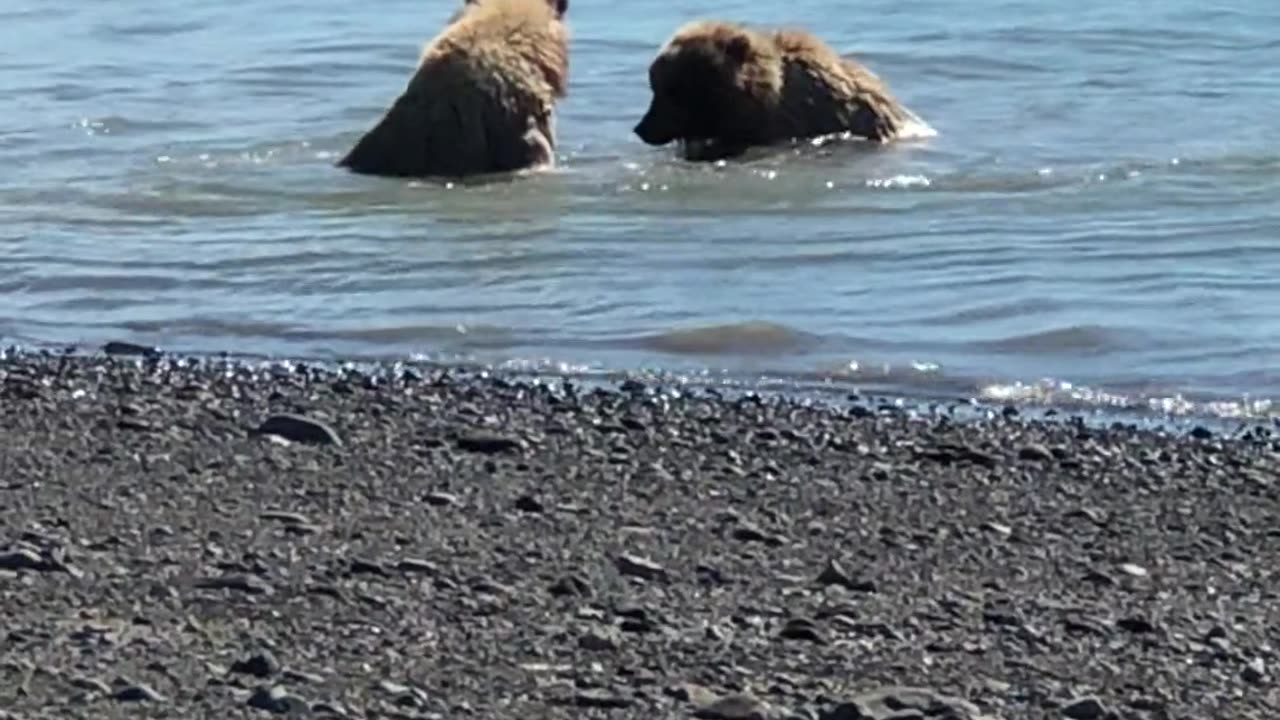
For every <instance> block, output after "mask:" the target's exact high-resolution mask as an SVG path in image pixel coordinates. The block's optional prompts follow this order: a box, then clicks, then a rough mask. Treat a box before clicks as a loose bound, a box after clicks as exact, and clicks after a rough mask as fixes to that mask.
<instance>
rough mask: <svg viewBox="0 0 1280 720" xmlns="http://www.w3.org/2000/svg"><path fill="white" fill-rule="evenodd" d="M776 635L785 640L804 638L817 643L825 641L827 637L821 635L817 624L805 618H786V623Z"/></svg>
mask: <svg viewBox="0 0 1280 720" xmlns="http://www.w3.org/2000/svg"><path fill="white" fill-rule="evenodd" d="M778 637H781V638H785V639H787V640H805V641H807V642H812V643H817V644H819V645H825V644H826V643H827V639H826V638H825V637H823V636H822V631H821V630H820V629H819V628H818V626H817V624H816V623H814V622H813V621H812V620H807V619H805V618H793V619H791V620H788V621H787V624H786V625H784V626H783V627H782V631H781V632H779V633H778Z"/></svg>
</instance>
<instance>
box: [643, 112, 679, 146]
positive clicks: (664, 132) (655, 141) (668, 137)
mask: <svg viewBox="0 0 1280 720" xmlns="http://www.w3.org/2000/svg"><path fill="white" fill-rule="evenodd" d="M633 132H635V134H636V136H637V137H639V138H640V139H641V140H642V141H644V143H645V144H646V145H666V144H667V143H669V142H671V141H672V140H675V139H676V133H675V131H674V130H673V129H672V128H671V126H670V124H669V123H664V122H662V120H661V119H660V118H659V116H658V113H656V112H654V109H653V108H652V107H650V108H649V111H648V112H646V113H645V114H644V117H643V118H640V122H639V123H637V124H636V126H635V128H634V130H633Z"/></svg>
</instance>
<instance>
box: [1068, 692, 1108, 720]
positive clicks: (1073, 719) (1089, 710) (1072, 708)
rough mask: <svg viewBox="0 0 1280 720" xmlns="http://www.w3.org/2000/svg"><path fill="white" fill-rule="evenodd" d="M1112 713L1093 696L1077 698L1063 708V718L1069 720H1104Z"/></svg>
mask: <svg viewBox="0 0 1280 720" xmlns="http://www.w3.org/2000/svg"><path fill="white" fill-rule="evenodd" d="M1109 712H1110V711H1108V710H1107V706H1106V705H1103V704H1102V701H1101V700H1099V699H1098V698H1096V697H1094V696H1092V695H1086V696H1084V697H1079V698H1075V699H1074V700H1071V701H1070V702H1068V703H1067V704H1066V705H1063V706H1062V717H1064V718H1069V720H1102V718H1104V717H1106V716H1107V714H1108V713H1109Z"/></svg>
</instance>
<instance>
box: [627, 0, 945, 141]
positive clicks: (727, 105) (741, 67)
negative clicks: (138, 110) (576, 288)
mask: <svg viewBox="0 0 1280 720" xmlns="http://www.w3.org/2000/svg"><path fill="white" fill-rule="evenodd" d="M649 85H650V88H651V90H652V92H653V97H652V100H651V102H650V105H649V110H648V112H646V113H645V115H644V118H643V119H642V120H641V121H640V123H639V124H638V125H636V127H635V134H636V135H637V136H639V138H640V139H641V140H643V141H644V142H645V143H647V144H649V145H666V144H668V143H670V142H675V141H678V142H680V144H681V153H682V155H683V156H684V157H685V158H686V159H688V160H718V159H723V158H729V157H733V156H735V155H739V154H741V153H742V152H744V151H745V150H746V149H748V148H750V147H753V146H762V145H771V144H774V143H778V142H782V141H786V140H790V139H796V138H813V137H818V136H822V135H833V134H836V133H847V134H848V135H850V136H852V137H857V138H863V139H866V140H871V141H876V142H888V141H890V140H894V139H898V138H900V137H905V136H908V135H915V134H931V131H930V130H929V129H928V126H927V125H925V124H924V122H923V121H921V120H920V119H919V118H918V117H917V116H916V115H915V114H914V113H912V112H911V111H910V110H908V109H907V108H905V107H903V105H902V104H901V103H900V102H898V100H897V99H895V98H894V97H893V95H892V94H890V92H889V89H888V87H887V86H886V85H885V84H884V83H883V82H882V81H881V80H880V78H878V77H876V75H875V74H874V73H872V72H871V71H870V70H868V69H867V68H866V67H864V66H863V65H861V64H860V63H858V62H856V61H854V60H849V59H846V58H842V57H841V56H840V55H839V54H838V53H836V52H835V51H834V50H833V49H831V48H830V47H829V46H827V45H826V44H825V43H823V42H822V41H821V40H819V39H818V38H816V37H814V36H813V35H811V34H810V33H807V32H805V31H803V30H778V31H773V32H766V31H761V30H755V29H751V28H748V27H745V26H743V25H739V24H737V23H731V22H724V21H717V20H702V21H696V22H692V23H689V24H688V25H685V26H684V27H682V28H680V29H679V30H678V31H677V32H676V33H675V35H674V36H673V37H672V38H671V39H670V40H669V41H668V42H667V43H666V45H665V46H664V47H663V48H662V49H661V51H660V52H659V53H658V56H657V58H655V59H654V61H653V63H652V64H651V65H650V67H649Z"/></svg>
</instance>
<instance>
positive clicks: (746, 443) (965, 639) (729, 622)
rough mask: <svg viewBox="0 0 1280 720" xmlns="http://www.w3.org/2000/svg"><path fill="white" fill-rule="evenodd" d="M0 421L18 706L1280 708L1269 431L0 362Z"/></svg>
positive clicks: (305, 373)
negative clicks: (1236, 432)
mask: <svg viewBox="0 0 1280 720" xmlns="http://www.w3.org/2000/svg"><path fill="white" fill-rule="evenodd" d="M0 438H2V439H0V613H2V614H3V615H2V617H3V620H2V621H0V636H2V637H3V640H2V641H0V717H12V718H104V717H126V716H127V717H182V718H195V717H257V716H262V717H269V716H272V715H280V716H290V715H291V714H292V715H294V716H297V715H310V716H317V717H319V716H336V717H351V718H391V717H395V718H454V717H476V718H518V717H531V718H556V717H563V718H582V717H599V718H668V717H669V718H684V717H701V718H750V717H758V718H829V719H831V720H836V719H840V720H852V719H855V718H877V719H883V718H889V717H892V718H895V719H897V720H907V719H908V718H920V719H921V720H923V719H924V718H952V719H953V720H974V719H976V718H1004V719H1005V720H1020V719H1023V718H1075V719H1077V720H1089V719H1097V720H1102V719H1103V718H1116V719H1119V718H1140V719H1146V718H1153V719H1154V718H1188V719H1189V718H1223V719H1224V720H1225V719H1227V718H1231V719H1245V718H1273V717H1276V716H1277V713H1278V712H1280V691H1278V690H1277V685H1276V676H1277V671H1276V667H1277V663H1280V658H1278V657H1277V647H1280V629H1278V628H1280V624H1278V621H1280V602H1277V592H1278V591H1280V579H1277V576H1276V572H1277V570H1276V568H1277V566H1278V565H1280V485H1278V483H1280V462H1278V457H1280V455H1278V454H1277V452H1278V445H1277V443H1276V442H1275V441H1274V439H1273V438H1272V437H1271V436H1270V434H1269V433H1268V432H1267V431H1266V430H1265V429H1260V430H1257V431H1255V432H1250V433H1248V434H1245V435H1242V436H1239V437H1232V438H1226V437H1221V436H1218V435H1215V434H1213V433H1211V432H1208V431H1203V430H1202V431H1198V432H1196V433H1193V434H1190V435H1180V434H1164V433H1158V432H1154V431H1147V430H1138V429H1133V428H1125V427H1120V426H1116V427H1093V426H1089V425H1086V424H1083V423H1080V422H1075V421H1071V420H1069V419H1063V420H1054V421H1045V420H1031V419H1027V418H1023V417H1020V416H1018V415H1017V414H1016V413H1012V412H1011V413H1009V414H1007V415H1002V414H996V417H995V418H994V419H990V420H983V421H975V422H958V421H954V420H950V419H947V418H943V417H932V418H925V419H922V418H917V417H912V416H911V414H910V413H907V412H903V411H901V410H895V409H891V408H890V409H886V408H880V407H878V406H875V405H861V404H858V403H857V402H856V401H849V402H847V403H843V404H832V405H816V404H813V403H809V402H804V401H801V400H799V399H788V398H786V397H772V396H770V397H759V396H752V395H741V396H734V397H724V396H717V395H716V394H714V393H706V392H680V393H672V392H665V391H662V390H660V389H658V388H654V387H646V386H644V385H641V384H638V383H626V384H625V385H623V386H619V387H616V388H613V389H601V388H586V387H578V386H575V385H573V384H572V383H564V382H559V381H557V382H548V383H534V382H529V381H523V380H518V379H514V378H502V377H489V376H482V375H477V374H474V373H463V372H444V371H413V370H400V369H391V370H387V371H385V372H377V373H373V372H365V371H355V370H341V369H338V370H325V369H319V368H314V367H306V366H273V367H266V366H250V365H243V364H238V363H230V362H224V361H220V360H216V359H205V360H200V359H176V360H175V359H171V358H164V359H155V358H148V359H141V358H133V357H106V356H103V355H95V356H59V355H55V354H44V355H40V354H11V355H9V356H7V357H5V358H4V359H3V360H0ZM907 688H914V690H908V689H907ZM912 707H916V708H918V712H916V714H911V712H910V708H912ZM894 713H897V714H894Z"/></svg>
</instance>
